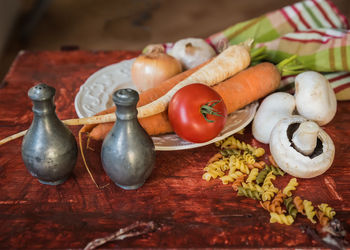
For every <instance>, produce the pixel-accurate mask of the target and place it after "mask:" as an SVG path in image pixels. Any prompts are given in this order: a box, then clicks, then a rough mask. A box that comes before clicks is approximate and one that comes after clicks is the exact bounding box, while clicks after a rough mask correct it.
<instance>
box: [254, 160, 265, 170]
mask: <svg viewBox="0 0 350 250" xmlns="http://www.w3.org/2000/svg"><path fill="white" fill-rule="evenodd" d="M265 165H266V163H265V162H264V161H259V162H255V163H254V164H253V166H254V167H255V168H258V169H263V168H264V167H265Z"/></svg>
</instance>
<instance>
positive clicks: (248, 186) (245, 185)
mask: <svg viewBox="0 0 350 250" xmlns="http://www.w3.org/2000/svg"><path fill="white" fill-rule="evenodd" d="M242 187H243V188H245V189H250V190H252V191H257V192H259V193H263V192H264V190H263V189H262V187H260V186H259V185H258V184H253V183H246V182H243V183H242Z"/></svg>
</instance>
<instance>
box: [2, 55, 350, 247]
mask: <svg viewBox="0 0 350 250" xmlns="http://www.w3.org/2000/svg"><path fill="white" fill-rule="evenodd" d="M137 54H138V52H125V51H113V52H91V51H90V52H87V51H52V52H21V53H20V54H19V55H18V57H17V58H16V60H15V61H14V63H13V65H12V67H11V69H10V71H9V73H8V74H7V76H6V78H5V80H4V82H3V83H2V85H1V89H0V138H4V137H6V136H8V135H11V134H14V133H16V132H19V131H22V130H24V129H27V128H28V127H29V125H30V123H31V119H32V111H31V107H32V104H31V101H30V100H29V98H28V96H27V91H28V89H29V88H30V87H32V86H33V85H34V84H36V83H38V82H45V83H47V84H49V85H51V86H54V87H55V88H56V107H57V108H56V111H57V114H58V116H59V117H60V118H61V119H68V118H74V117H76V114H75V110H74V97H75V95H76V93H77V92H78V89H79V87H80V86H81V85H82V84H83V83H84V81H85V80H86V79H87V78H88V77H89V75H91V74H92V73H94V72H95V71H96V70H98V69H100V68H102V67H104V66H106V65H109V64H112V63H116V62H118V61H120V60H122V59H127V58H131V57H134V56H136V55H137ZM79 128H80V127H71V129H72V131H73V132H74V134H75V135H76V137H77V132H78V130H79ZM324 129H325V130H326V132H327V133H329V135H330V136H331V137H332V139H333V140H334V143H335V148H336V157H335V160H334V163H333V166H332V167H331V168H330V169H329V170H328V171H327V172H326V173H325V174H323V175H322V176H319V177H316V178H313V179H299V187H298V188H297V191H296V194H297V195H300V196H301V197H302V198H304V199H308V200H310V201H312V202H313V203H315V204H320V203H321V202H327V203H329V204H330V205H331V206H332V207H334V208H335V210H336V212H337V215H336V217H337V218H338V219H339V220H340V221H341V222H343V223H344V225H345V227H346V229H347V228H348V225H349V224H350V184H349V181H350V104H349V103H348V102H340V103H339V106H338V111H337V114H336V117H335V118H334V120H333V121H332V122H331V123H330V124H329V125H327V126H326V127H325V128H324ZM238 138H239V139H243V140H244V141H245V142H247V143H256V142H255V141H254V140H253V139H252V136H251V133H250V129H249V127H248V129H247V132H246V133H245V135H243V136H238ZM21 142H22V139H17V140H15V141H12V142H9V143H7V144H5V145H2V146H0V248H2V249H3V248H83V247H84V246H85V245H86V244H87V243H88V242H89V241H91V240H93V239H95V238H99V237H104V236H107V235H109V234H111V233H113V232H115V231H117V230H118V229H119V228H123V227H126V226H128V225H130V224H132V223H134V222H135V221H142V222H149V221H153V222H154V223H155V225H156V230H155V231H154V232H151V233H148V234H144V235H142V236H137V237H133V238H127V239H125V240H122V241H116V242H112V243H108V244H106V245H104V247H107V248H111V247H131V248H214V247H216V248H221V247H232V248H239V247H249V248H256V247H321V246H322V244H321V243H319V242H317V241H316V240H313V239H312V238H311V237H310V236H309V235H307V234H306V233H303V232H302V231H301V229H300V227H301V226H303V225H308V226H310V227H314V225H312V224H311V223H310V222H309V221H308V220H307V219H306V218H304V217H300V216H299V217H298V218H297V219H296V222H295V223H294V224H293V225H292V226H285V225H279V224H270V223H269V218H270V216H269V213H268V212H266V211H265V210H263V209H262V208H261V207H260V205H259V203H258V202H256V201H255V200H252V199H249V198H244V197H238V196H237V195H236V192H234V191H233V190H232V187H231V186H230V185H223V184H222V183H221V181H220V180H213V181H210V182H206V181H204V180H202V178H201V177H202V174H203V167H204V166H205V164H206V162H207V160H208V159H209V158H210V157H211V156H212V155H213V154H215V153H216V152H217V148H216V147H215V146H214V145H208V146H205V147H201V148H196V149H191V150H181V151H168V152H157V160H156V166H155V169H154V171H153V172H152V175H151V177H150V178H149V179H148V180H147V182H146V183H145V185H144V186H143V187H142V188H140V189H138V190H136V191H125V190H122V189H120V188H119V187H117V186H115V185H114V184H113V183H111V182H110V180H109V179H108V177H106V175H105V173H104V172H103V169H102V166H101V162H100V158H99V155H100V147H101V142H94V143H93V147H94V148H95V151H89V152H88V154H87V157H88V162H89V164H90V166H91V168H92V172H93V174H94V176H95V178H96V179H97V182H98V183H99V184H100V185H103V184H106V183H110V185H108V186H107V187H105V188H103V189H101V190H100V189H97V188H96V186H95V185H94V183H93V182H92V181H91V179H90V177H89V175H88V173H87V171H86V170H85V168H84V165H83V163H82V159H81V156H80V155H79V158H78V162H77V165H76V168H75V171H74V175H73V176H72V177H71V178H70V179H69V180H68V181H67V182H66V183H64V184H63V185H60V186H47V185H42V184H40V183H39V182H38V181H37V180H36V179H35V178H33V177H32V176H31V175H30V174H29V173H28V172H27V170H26V168H25V166H24V164H23V162H22V159H21ZM264 146H265V148H266V149H267V147H266V145H264ZM289 178H290V176H284V177H282V178H281V181H280V183H278V184H277V186H278V185H280V187H281V186H283V185H285V184H286V182H287V181H288V179H289ZM346 239H347V240H348V241H349V236H347V237H346Z"/></svg>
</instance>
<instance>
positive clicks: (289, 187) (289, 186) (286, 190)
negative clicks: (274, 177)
mask: <svg viewBox="0 0 350 250" xmlns="http://www.w3.org/2000/svg"><path fill="white" fill-rule="evenodd" d="M298 185H299V183H298V181H297V179H296V178H292V179H290V180H289V182H288V184H287V186H286V187H285V188H284V189H283V193H284V194H285V195H287V196H288V197H290V196H292V191H293V190H295V189H296V186H298Z"/></svg>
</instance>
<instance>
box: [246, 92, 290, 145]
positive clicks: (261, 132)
mask: <svg viewBox="0 0 350 250" xmlns="http://www.w3.org/2000/svg"><path fill="white" fill-rule="evenodd" d="M294 109H295V99H294V96H292V95H291V94H288V93H285V92H276V93H274V94H271V95H269V96H268V97H266V98H265V99H264V100H263V101H262V103H261V105H260V107H259V109H258V111H257V112H256V115H255V117H254V120H253V125H252V133H253V136H254V138H255V139H256V140H258V141H260V142H262V143H266V144H267V143H269V142H270V134H271V131H272V129H273V127H274V126H275V125H276V123H277V122H279V120H281V119H282V118H285V117H289V116H290V115H292V113H293V111H294Z"/></svg>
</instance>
